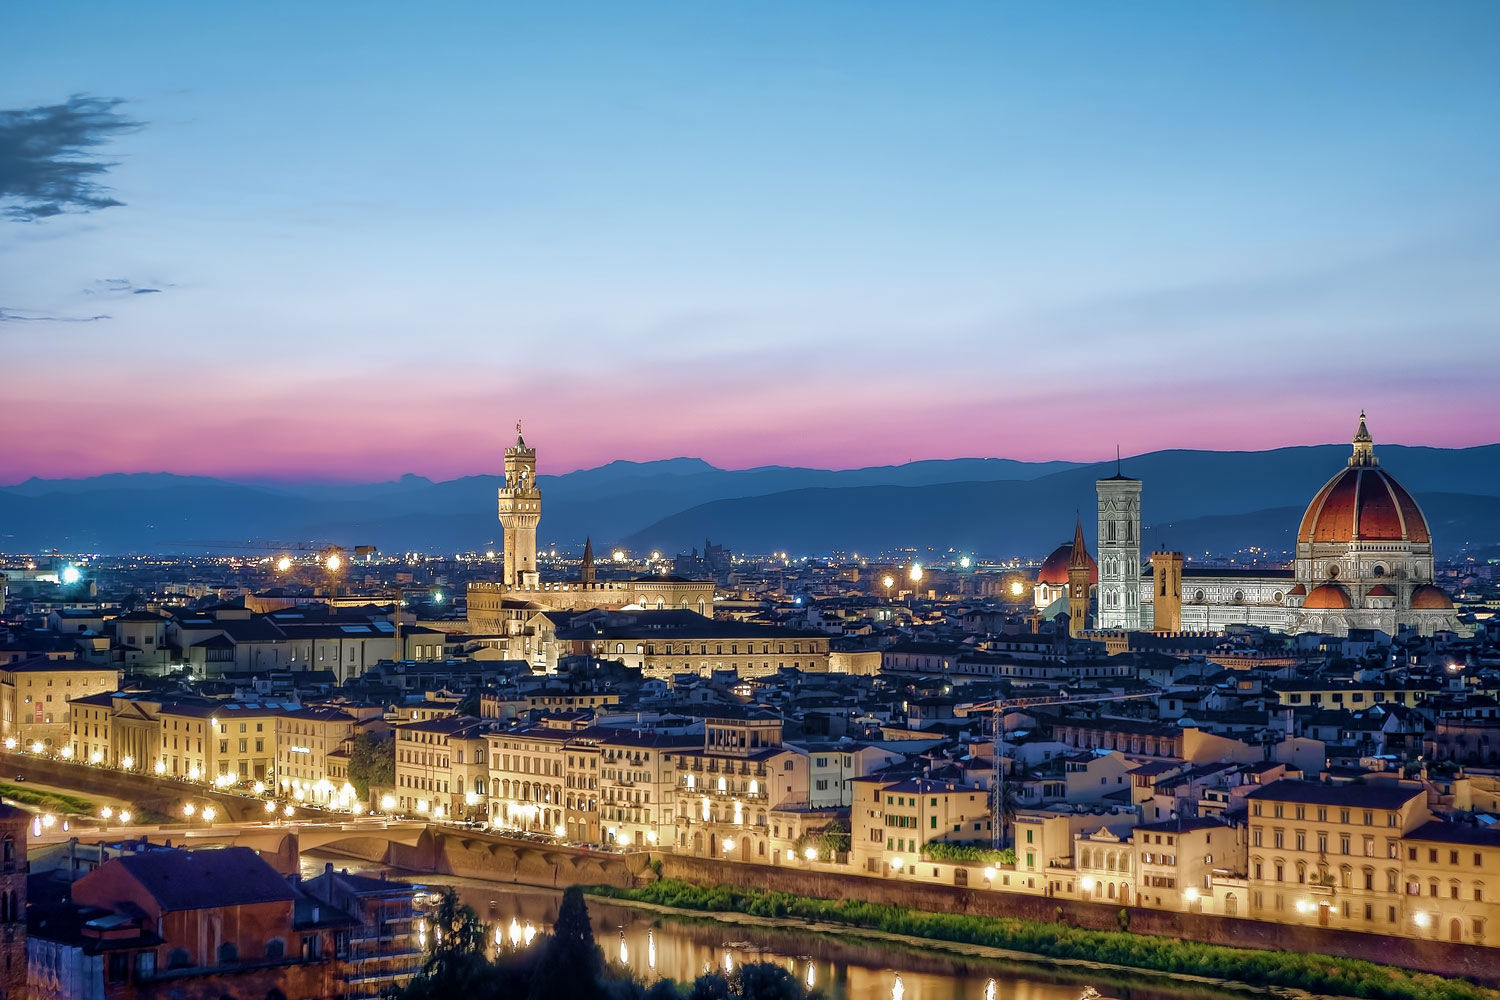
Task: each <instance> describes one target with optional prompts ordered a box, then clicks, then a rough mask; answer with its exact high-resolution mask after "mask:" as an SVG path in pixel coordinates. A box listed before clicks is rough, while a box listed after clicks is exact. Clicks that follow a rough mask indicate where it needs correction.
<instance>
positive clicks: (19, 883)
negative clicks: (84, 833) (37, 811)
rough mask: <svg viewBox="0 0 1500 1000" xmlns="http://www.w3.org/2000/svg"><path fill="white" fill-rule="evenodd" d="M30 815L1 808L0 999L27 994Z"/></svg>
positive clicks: (18, 998)
mask: <svg viewBox="0 0 1500 1000" xmlns="http://www.w3.org/2000/svg"><path fill="white" fill-rule="evenodd" d="M31 818H32V817H31V814H30V813H29V812H26V811H25V810H24V809H17V808H16V807H15V806H8V805H0V1000H24V998H25V997H26V996H27V995H28V994H27V992H26V833H27V828H28V826H29V825H30V823H31Z"/></svg>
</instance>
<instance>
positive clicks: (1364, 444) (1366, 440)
mask: <svg viewBox="0 0 1500 1000" xmlns="http://www.w3.org/2000/svg"><path fill="white" fill-rule="evenodd" d="M1349 464H1350V465H1379V464H1380V463H1379V461H1378V460H1377V459H1376V458H1375V439H1374V438H1372V437H1371V436H1370V429H1369V428H1368V427H1366V426H1365V411H1364V410H1360V411H1359V429H1358V430H1357V431H1355V432H1354V454H1352V455H1350V456H1349Z"/></svg>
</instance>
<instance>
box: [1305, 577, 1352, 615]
mask: <svg viewBox="0 0 1500 1000" xmlns="http://www.w3.org/2000/svg"><path fill="white" fill-rule="evenodd" d="M1302 606H1303V607H1304V608H1308V609H1309V610H1312V611H1338V610H1342V609H1344V608H1352V607H1353V606H1354V603H1353V602H1352V601H1350V600H1349V592H1348V591H1347V590H1345V589H1344V588H1343V587H1340V586H1339V585H1338V584H1336V583H1325V584H1323V585H1322V586H1319V587H1314V588H1313V589H1312V592H1311V593H1310V594H1308V595H1307V600H1305V601H1303V602H1302Z"/></svg>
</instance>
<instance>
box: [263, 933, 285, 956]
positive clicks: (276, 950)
mask: <svg viewBox="0 0 1500 1000" xmlns="http://www.w3.org/2000/svg"><path fill="white" fill-rule="evenodd" d="M285 955H286V942H285V941H283V940H281V938H272V939H271V940H269V941H267V942H266V957H267V958H269V959H272V960H275V959H278V958H282V957H284V956H285Z"/></svg>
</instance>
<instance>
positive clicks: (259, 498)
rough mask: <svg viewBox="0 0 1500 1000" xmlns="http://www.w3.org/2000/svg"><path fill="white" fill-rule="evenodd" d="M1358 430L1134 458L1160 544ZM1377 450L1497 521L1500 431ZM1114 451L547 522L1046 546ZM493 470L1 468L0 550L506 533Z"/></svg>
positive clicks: (676, 491) (221, 547)
mask: <svg viewBox="0 0 1500 1000" xmlns="http://www.w3.org/2000/svg"><path fill="white" fill-rule="evenodd" d="M1348 453H1349V449H1348V446H1347V445H1320V446H1313V447H1301V448H1280V449H1275V450H1270V451H1259V452H1215V451H1160V452H1152V453H1150V454H1146V455H1140V456H1135V457H1132V458H1129V459H1127V460H1126V461H1125V462H1124V463H1123V465H1122V469H1123V471H1124V473H1125V474H1126V475H1131V476H1135V477H1137V478H1140V479H1141V480H1142V481H1143V495H1142V510H1143V521H1144V523H1145V525H1146V528H1147V530H1146V533H1145V543H1146V545H1147V547H1153V546H1155V545H1157V544H1161V545H1165V546H1167V547H1170V548H1176V549H1181V550H1182V551H1184V552H1187V553H1189V554H1219V553H1228V552H1233V551H1236V550H1243V549H1245V548H1247V547H1249V546H1258V547H1260V548H1263V549H1267V550H1269V551H1271V552H1273V553H1274V552H1279V551H1281V550H1285V549H1289V548H1290V545H1291V540H1292V538H1293V536H1294V533H1295V531H1296V526H1297V521H1298V519H1299V518H1300V516H1301V513H1302V510H1303V508H1304V507H1305V505H1306V503H1307V502H1308V500H1309V499H1311V497H1312V495H1313V494H1314V493H1315V492H1316V491H1317V489H1318V487H1319V486H1321V485H1322V484H1323V482H1325V481H1326V480H1327V479H1328V478H1329V477H1330V476H1331V475H1333V473H1334V472H1336V471H1337V470H1338V469H1340V468H1342V467H1343V466H1344V464H1345V461H1346V459H1347V457H1348ZM1378 454H1379V455H1380V457H1381V460H1382V463H1383V464H1384V465H1385V467H1386V468H1387V469H1389V470H1390V471H1391V473H1392V474H1393V475H1395V476H1396V477H1397V478H1398V479H1400V480H1401V482H1402V483H1403V484H1404V485H1405V486H1406V487H1407V489H1408V490H1410V491H1411V492H1412V493H1413V494H1414V495H1415V496H1416V497H1417V499H1418V501H1419V502H1420V503H1421V504H1422V506H1423V509H1424V511H1425V512H1426V513H1427V516H1428V519H1429V520H1430V521H1431V522H1432V529H1433V534H1434V538H1435V539H1436V542H1437V545H1438V549H1439V552H1440V554H1446V553H1451V552H1453V551H1456V550H1458V549H1460V548H1475V547H1483V546H1488V545H1493V544H1495V543H1496V542H1497V541H1500V445H1485V446H1482V447H1478V448H1466V449H1443V448H1425V447H1403V446H1397V445H1386V446H1382V447H1381V448H1380V449H1379V452H1378ZM1115 471H1116V466H1115V463H1114V462H1108V463H1098V464H1090V465H1082V464H1078V463H1070V462H1039V463H1030V462H1018V461H1012V460H1009V459H952V460H936V461H922V462H912V463H908V464H905V465H896V466H880V467H873V468H862V469H848V470H838V471H831V470H825V469H804V468H788V467H781V466H771V467H765V468H756V469H741V470H730V469H719V468H716V467H714V466H712V465H710V464H708V463H707V462H704V461H702V460H700V459H695V458H676V459H667V460H663V461H657V462H612V463H610V464H608V465H604V466H601V467H599V468H595V469H584V470H580V471H577V472H571V473H568V474H566V475H561V476H541V477H539V479H538V483H539V485H540V486H541V489H542V496H543V508H542V510H543V516H542V523H541V528H540V530H539V532H538V541H539V543H540V544H541V545H543V546H546V547H553V546H555V547H558V548H560V549H566V550H570V551H576V550H577V549H578V548H580V547H581V546H582V543H583V539H584V537H585V536H592V537H593V539H594V540H595V542H596V544H597V545H598V546H614V545H626V546H628V547H630V548H632V549H634V550H637V551H642V550H646V549H652V548H654V549H660V550H662V551H665V552H677V551H682V550H686V549H687V548H688V547H689V546H694V545H701V544H702V542H703V540H704V539H706V538H711V539H713V540H714V541H715V542H721V543H724V544H726V545H728V546H730V547H731V548H732V549H734V550H735V551H739V552H768V551H779V550H788V551H792V552H795V553H796V554H816V553H822V552H829V551H834V550H844V551H861V550H863V551H867V552H871V553H874V552H877V551H879V550H881V549H884V548H896V547H910V548H916V549H918V550H926V549H929V548H931V549H935V550H938V551H946V550H947V549H949V548H950V547H951V548H955V549H958V550H961V551H971V552H975V553H979V554H982V555H992V556H999V557H1009V556H1013V555H1014V556H1022V557H1037V556H1041V555H1045V554H1046V552H1048V551H1050V550H1051V548H1053V547H1054V546H1056V545H1057V544H1060V543H1062V542H1065V541H1067V540H1068V539H1069V538H1070V537H1071V536H1072V530H1073V521H1074V517H1075V513H1076V514H1077V515H1078V516H1082V517H1083V519H1084V522H1085V524H1084V530H1085V533H1086V535H1088V536H1089V537H1092V535H1093V532H1094V526H1093V523H1092V522H1093V518H1092V513H1093V510H1094V506H1095V499H1094V480H1095V479H1097V478H1099V477H1100V476H1107V475H1113V474H1114V473H1115ZM499 486H500V477H498V476H469V477H464V478H460V479H454V480H448V481H443V482H434V481H432V480H429V479H425V478H422V477H420V476H403V477H402V478H401V479H398V480H395V481H392V482H383V483H360V484H349V483H275V482H241V481H229V480H221V479H214V478H207V477H197V476H178V475H173V474H169V473H142V474H114V475H104V476H96V477H91V478H87V479H68V480H41V479H29V480H27V481H25V482H22V483H18V484H16V485H14V486H8V487H3V488H0V551H5V552H12V553H17V552H38V551H45V550H48V549H52V548H57V549H59V550H61V551H64V552H110V553H117V552H140V553H179V554H192V553H204V552H218V553H225V552H237V551H248V552H253V551H264V552H268V553H269V552H272V551H276V550H278V549H282V548H290V547H295V546H298V545H307V546H318V545H324V544H340V545H345V546H353V545H364V544H370V545H375V546H377V547H378V548H379V549H381V550H382V551H387V552H393V551H396V552H399V551H411V550H416V551H424V552H465V551H483V550H485V549H487V548H497V547H498V538H499V525H498V523H497V522H496V520H495V491H496V489H498V487H499Z"/></svg>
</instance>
